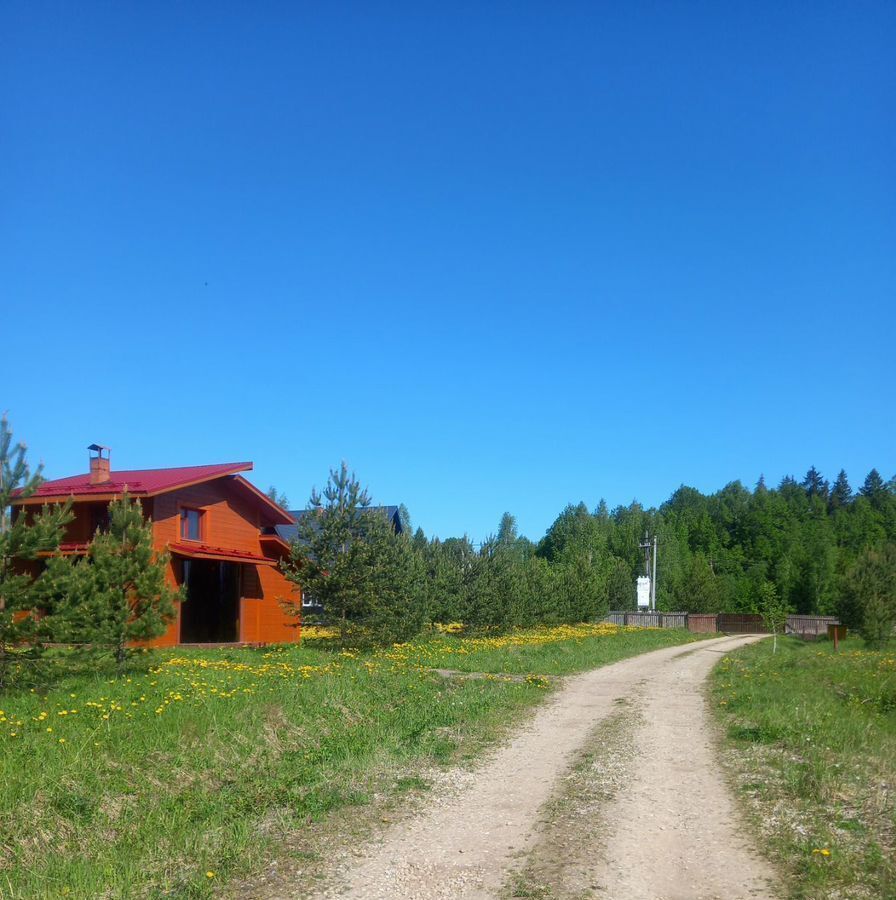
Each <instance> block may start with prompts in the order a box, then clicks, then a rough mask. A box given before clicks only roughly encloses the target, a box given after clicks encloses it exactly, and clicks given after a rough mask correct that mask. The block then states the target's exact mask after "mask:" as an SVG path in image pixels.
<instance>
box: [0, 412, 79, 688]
mask: <svg viewBox="0 0 896 900" xmlns="http://www.w3.org/2000/svg"><path fill="white" fill-rule="evenodd" d="M26 449H27V448H26V447H25V445H24V444H21V443H20V444H18V445H16V446H15V447H13V443H12V431H11V430H10V428H9V423H8V422H7V420H6V417H5V416H3V417H2V418H0V685H2V684H3V683H4V681H5V679H6V675H7V668H8V664H9V662H10V651H11V650H12V649H13V647H16V648H17V649H18V650H19V651H21V650H23V649H24V648H26V647H30V649H31V651H32V653H33V652H34V651H35V649H36V645H35V644H34V640H35V638H36V636H37V619H36V616H35V615H34V613H35V610H36V607H37V606H38V584H39V582H40V578H41V577H42V576H40V575H39V574H38V569H39V564H38V563H37V562H36V560H37V559H38V555H39V554H45V553H52V552H53V551H55V550H57V549H58V547H59V542H60V541H61V540H62V537H63V535H64V533H65V526H66V524H67V523H68V522H69V521H70V520H71V503H62V504H53V505H44V506H43V507H42V508H41V510H40V512H38V513H37V514H32V513H31V512H30V509H28V510H25V509H23V508H21V507H20V508H19V510H18V512H17V514H16V515H15V516H14V517H13V516H11V515H10V513H9V510H10V505H11V503H12V501H13V499H14V498H15V499H26V498H28V497H30V496H32V495H33V494H34V493H35V491H37V489H38V487H39V486H40V483H41V481H42V478H41V469H42V467H41V466H38V468H37V470H36V471H35V472H33V473H32V472H31V471H30V469H29V467H28V463H27V460H26Z"/></svg>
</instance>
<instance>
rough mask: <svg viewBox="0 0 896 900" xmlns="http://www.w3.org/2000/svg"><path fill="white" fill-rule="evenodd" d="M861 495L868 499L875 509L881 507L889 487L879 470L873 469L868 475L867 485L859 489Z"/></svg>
mask: <svg viewBox="0 0 896 900" xmlns="http://www.w3.org/2000/svg"><path fill="white" fill-rule="evenodd" d="M859 493H860V494H861V495H862V496H863V497H867V498H868V499H869V500H870V501H871V505H872V506H873V507H875V508H877V507H879V506H880V504H881V502H882V501H883V499H884V497H885V496H886V494H887V486H886V485H885V484H884V480H883V478H881V476H880V472H878V471H877V469H872V470H871V471H870V472H869V473H868V475H867V477H866V478H865V483H864V484H863V485H862V486H861V488H859Z"/></svg>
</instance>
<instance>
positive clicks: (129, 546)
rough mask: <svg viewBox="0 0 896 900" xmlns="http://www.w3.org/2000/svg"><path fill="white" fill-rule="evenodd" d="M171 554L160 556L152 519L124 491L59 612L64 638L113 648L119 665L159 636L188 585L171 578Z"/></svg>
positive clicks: (76, 572) (75, 573) (77, 570)
mask: <svg viewBox="0 0 896 900" xmlns="http://www.w3.org/2000/svg"><path fill="white" fill-rule="evenodd" d="M168 562H169V556H168V554H167V553H161V554H158V555H157V554H156V552H155V551H154V549H153V542H152V523H151V522H149V521H148V520H146V519H144V517H143V509H142V507H141V504H140V501H139V500H136V499H132V498H131V497H130V496H129V495H128V494H127V493H125V494H124V495H123V496H122V497H121V498H120V499H118V500H113V501H112V502H111V503H110V504H109V527H108V530H106V531H97V533H96V535H95V536H94V538H93V540H92V541H91V543H90V547H89V549H88V555H87V558H86V559H84V560H82V561H81V562H80V563H78V565H77V566H75V568H74V571H73V573H72V580H71V587H70V590H69V591H68V592H67V594H68V596H67V598H66V600H65V601H64V602H63V604H62V605H61V606H60V608H59V610H58V611H57V614H56V616H55V618H56V621H57V623H58V625H57V627H58V629H59V630H60V632H61V634H64V636H65V639H66V640H68V641H71V642H73V643H83V644H89V645H90V646H92V647H93V648H96V649H99V650H106V651H108V652H111V653H112V655H113V656H114V658H115V661H116V663H117V665H118V666H119V668H120V667H121V666H122V664H123V663H124V662H125V660H126V659H127V657H128V655H129V653H130V652H132V649H131V645H132V644H134V643H135V642H143V641H148V640H151V639H152V638H156V637H160V636H161V635H163V634H164V633H165V629H166V628H167V627H168V625H169V624H170V623H171V622H172V621H173V620H174V618H175V616H176V608H175V606H174V602H175V600H181V601H183V600H185V597H184V592H183V588H181V589H180V590H174V589H173V588H172V587H170V586H169V585H168V583H167V580H166V572H167V569H168Z"/></svg>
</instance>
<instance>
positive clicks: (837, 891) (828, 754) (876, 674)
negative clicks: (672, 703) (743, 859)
mask: <svg viewBox="0 0 896 900" xmlns="http://www.w3.org/2000/svg"><path fill="white" fill-rule="evenodd" d="M712 690H713V697H714V701H715V705H716V709H717V710H718V713H719V716H720V719H721V721H722V723H723V724H724V726H725V731H726V735H727V738H728V743H729V747H730V754H731V759H732V761H733V764H734V770H735V771H736V772H737V773H738V775H737V777H738V783H739V786H740V789H741V791H742V793H743V796H744V797H745V799H746V801H747V803H748V806H749V809H750V810H751V811H752V814H753V816H754V818H755V820H756V824H757V826H758V828H759V829H760V832H761V834H762V835H763V836H764V839H765V842H766V844H767V846H768V849H769V852H770V853H771V855H772V856H773V858H774V859H775V860H776V862H777V863H778V864H779V866H780V867H781V868H782V870H783V871H784V872H785V874H786V875H787V877H788V888H789V891H790V893H791V895H792V896H794V897H807V898H808V897H817V898H826V897H831V896H842V897H893V896H896V649H894V650H890V651H889V652H872V651H869V650H867V649H865V648H864V647H863V646H862V645H861V644H860V642H858V641H857V640H849V641H845V642H843V643H842V644H841V645H840V651H839V652H837V653H835V652H834V649H833V645H832V644H831V643H829V642H827V641H822V642H820V643H817V644H807V643H804V642H802V641H800V640H798V639H795V638H788V639H785V640H784V641H782V642H779V645H778V652H777V653H775V654H773V653H772V647H771V643H770V642H768V641H763V642H761V643H759V644H755V645H752V646H749V647H745V648H743V649H741V650H738V651H735V652H734V653H732V654H731V655H729V656H727V657H726V658H725V659H724V660H723V661H722V662H721V663H720V665H719V666H718V667H717V668H716V670H715V672H714V673H713V680H712Z"/></svg>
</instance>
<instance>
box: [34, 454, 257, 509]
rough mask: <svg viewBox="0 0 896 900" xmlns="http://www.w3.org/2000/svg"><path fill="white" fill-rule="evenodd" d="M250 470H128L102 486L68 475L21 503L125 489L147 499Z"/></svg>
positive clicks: (225, 466) (246, 466) (229, 466)
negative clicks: (68, 476)
mask: <svg viewBox="0 0 896 900" xmlns="http://www.w3.org/2000/svg"><path fill="white" fill-rule="evenodd" d="M251 469H252V463H250V462H236V463H218V464H217V465H211V466H181V467H179V468H175V469H131V470H129V471H114V470H113V471H112V472H111V473H110V474H111V476H112V477H111V478H110V480H109V481H105V482H103V483H102V484H91V483H90V475H89V474H84V475H72V476H71V477H70V478H57V479H56V480H54V481H44V482H43V483H42V484H41V486H40V487H39V488H38V489H37V490H36V491H35V492H34V493H33V494H31V495H30V496H29V497H28V498H27V499H26V500H25V501H24V502H26V503H34V502H35V501H40V500H46V499H50V498H52V497H57V498H61V497H68V496H70V495H74V496H75V497H76V498H78V497H90V496H98V497H105V496H108V495H109V494H121V493H122V492H123V491H124V490H125V488H127V490H128V492H129V493H130V494H131V495H132V496H134V497H151V496H154V495H155V494H164V493H165V492H166V491H173V490H176V489H177V488H182V487H187V486H188V485H191V484H200V483H201V482H203V481H210V480H211V479H212V478H221V477H223V476H225V475H235V474H236V473H237V472H248V471H250V470H251Z"/></svg>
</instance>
